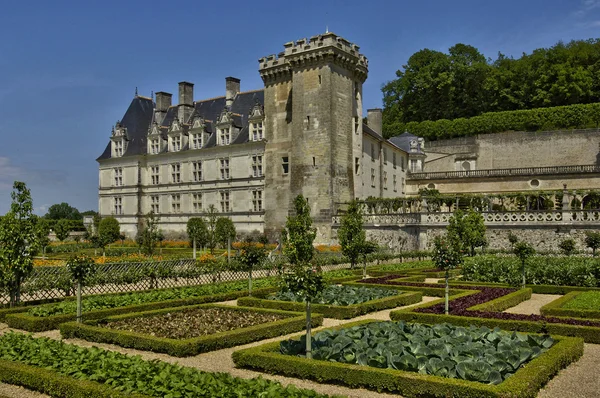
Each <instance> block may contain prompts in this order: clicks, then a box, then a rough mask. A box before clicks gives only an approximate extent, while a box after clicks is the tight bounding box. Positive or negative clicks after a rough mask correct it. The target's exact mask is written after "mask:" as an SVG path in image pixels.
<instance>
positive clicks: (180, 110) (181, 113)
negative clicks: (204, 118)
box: [177, 82, 194, 123]
mask: <svg viewBox="0 0 600 398" xmlns="http://www.w3.org/2000/svg"><path fill="white" fill-rule="evenodd" d="M193 111H194V84H193V83H188V82H179V104H178V105H177V118H178V119H179V121H180V122H181V123H187V122H188V119H189V118H190V116H192V112H193Z"/></svg>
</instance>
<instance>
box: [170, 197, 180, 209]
mask: <svg viewBox="0 0 600 398" xmlns="http://www.w3.org/2000/svg"><path fill="white" fill-rule="evenodd" d="M171 213H181V195H180V194H178V193H176V194H173V195H171Z"/></svg>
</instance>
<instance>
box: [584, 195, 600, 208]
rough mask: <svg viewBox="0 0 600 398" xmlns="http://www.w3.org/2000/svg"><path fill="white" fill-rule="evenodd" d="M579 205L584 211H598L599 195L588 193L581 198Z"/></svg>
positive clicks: (599, 204) (599, 205) (599, 206)
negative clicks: (580, 204)
mask: <svg viewBox="0 0 600 398" xmlns="http://www.w3.org/2000/svg"><path fill="white" fill-rule="evenodd" d="M581 203H582V205H583V208H584V209H585V210H590V209H600V194H597V193H595V192H592V193H589V194H587V195H585V196H584V197H583V200H582V201H581Z"/></svg>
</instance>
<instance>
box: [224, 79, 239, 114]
mask: <svg viewBox="0 0 600 398" xmlns="http://www.w3.org/2000/svg"><path fill="white" fill-rule="evenodd" d="M239 92H240V79H237V78H235V77H231V76H229V77H226V78H225V105H226V106H227V108H231V105H233V100H234V99H235V96H236V95H237V94H238V93H239Z"/></svg>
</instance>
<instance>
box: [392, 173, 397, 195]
mask: <svg viewBox="0 0 600 398" xmlns="http://www.w3.org/2000/svg"><path fill="white" fill-rule="evenodd" d="M393 177H394V178H393V184H394V192H398V187H397V184H396V174H394V176H393Z"/></svg>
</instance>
